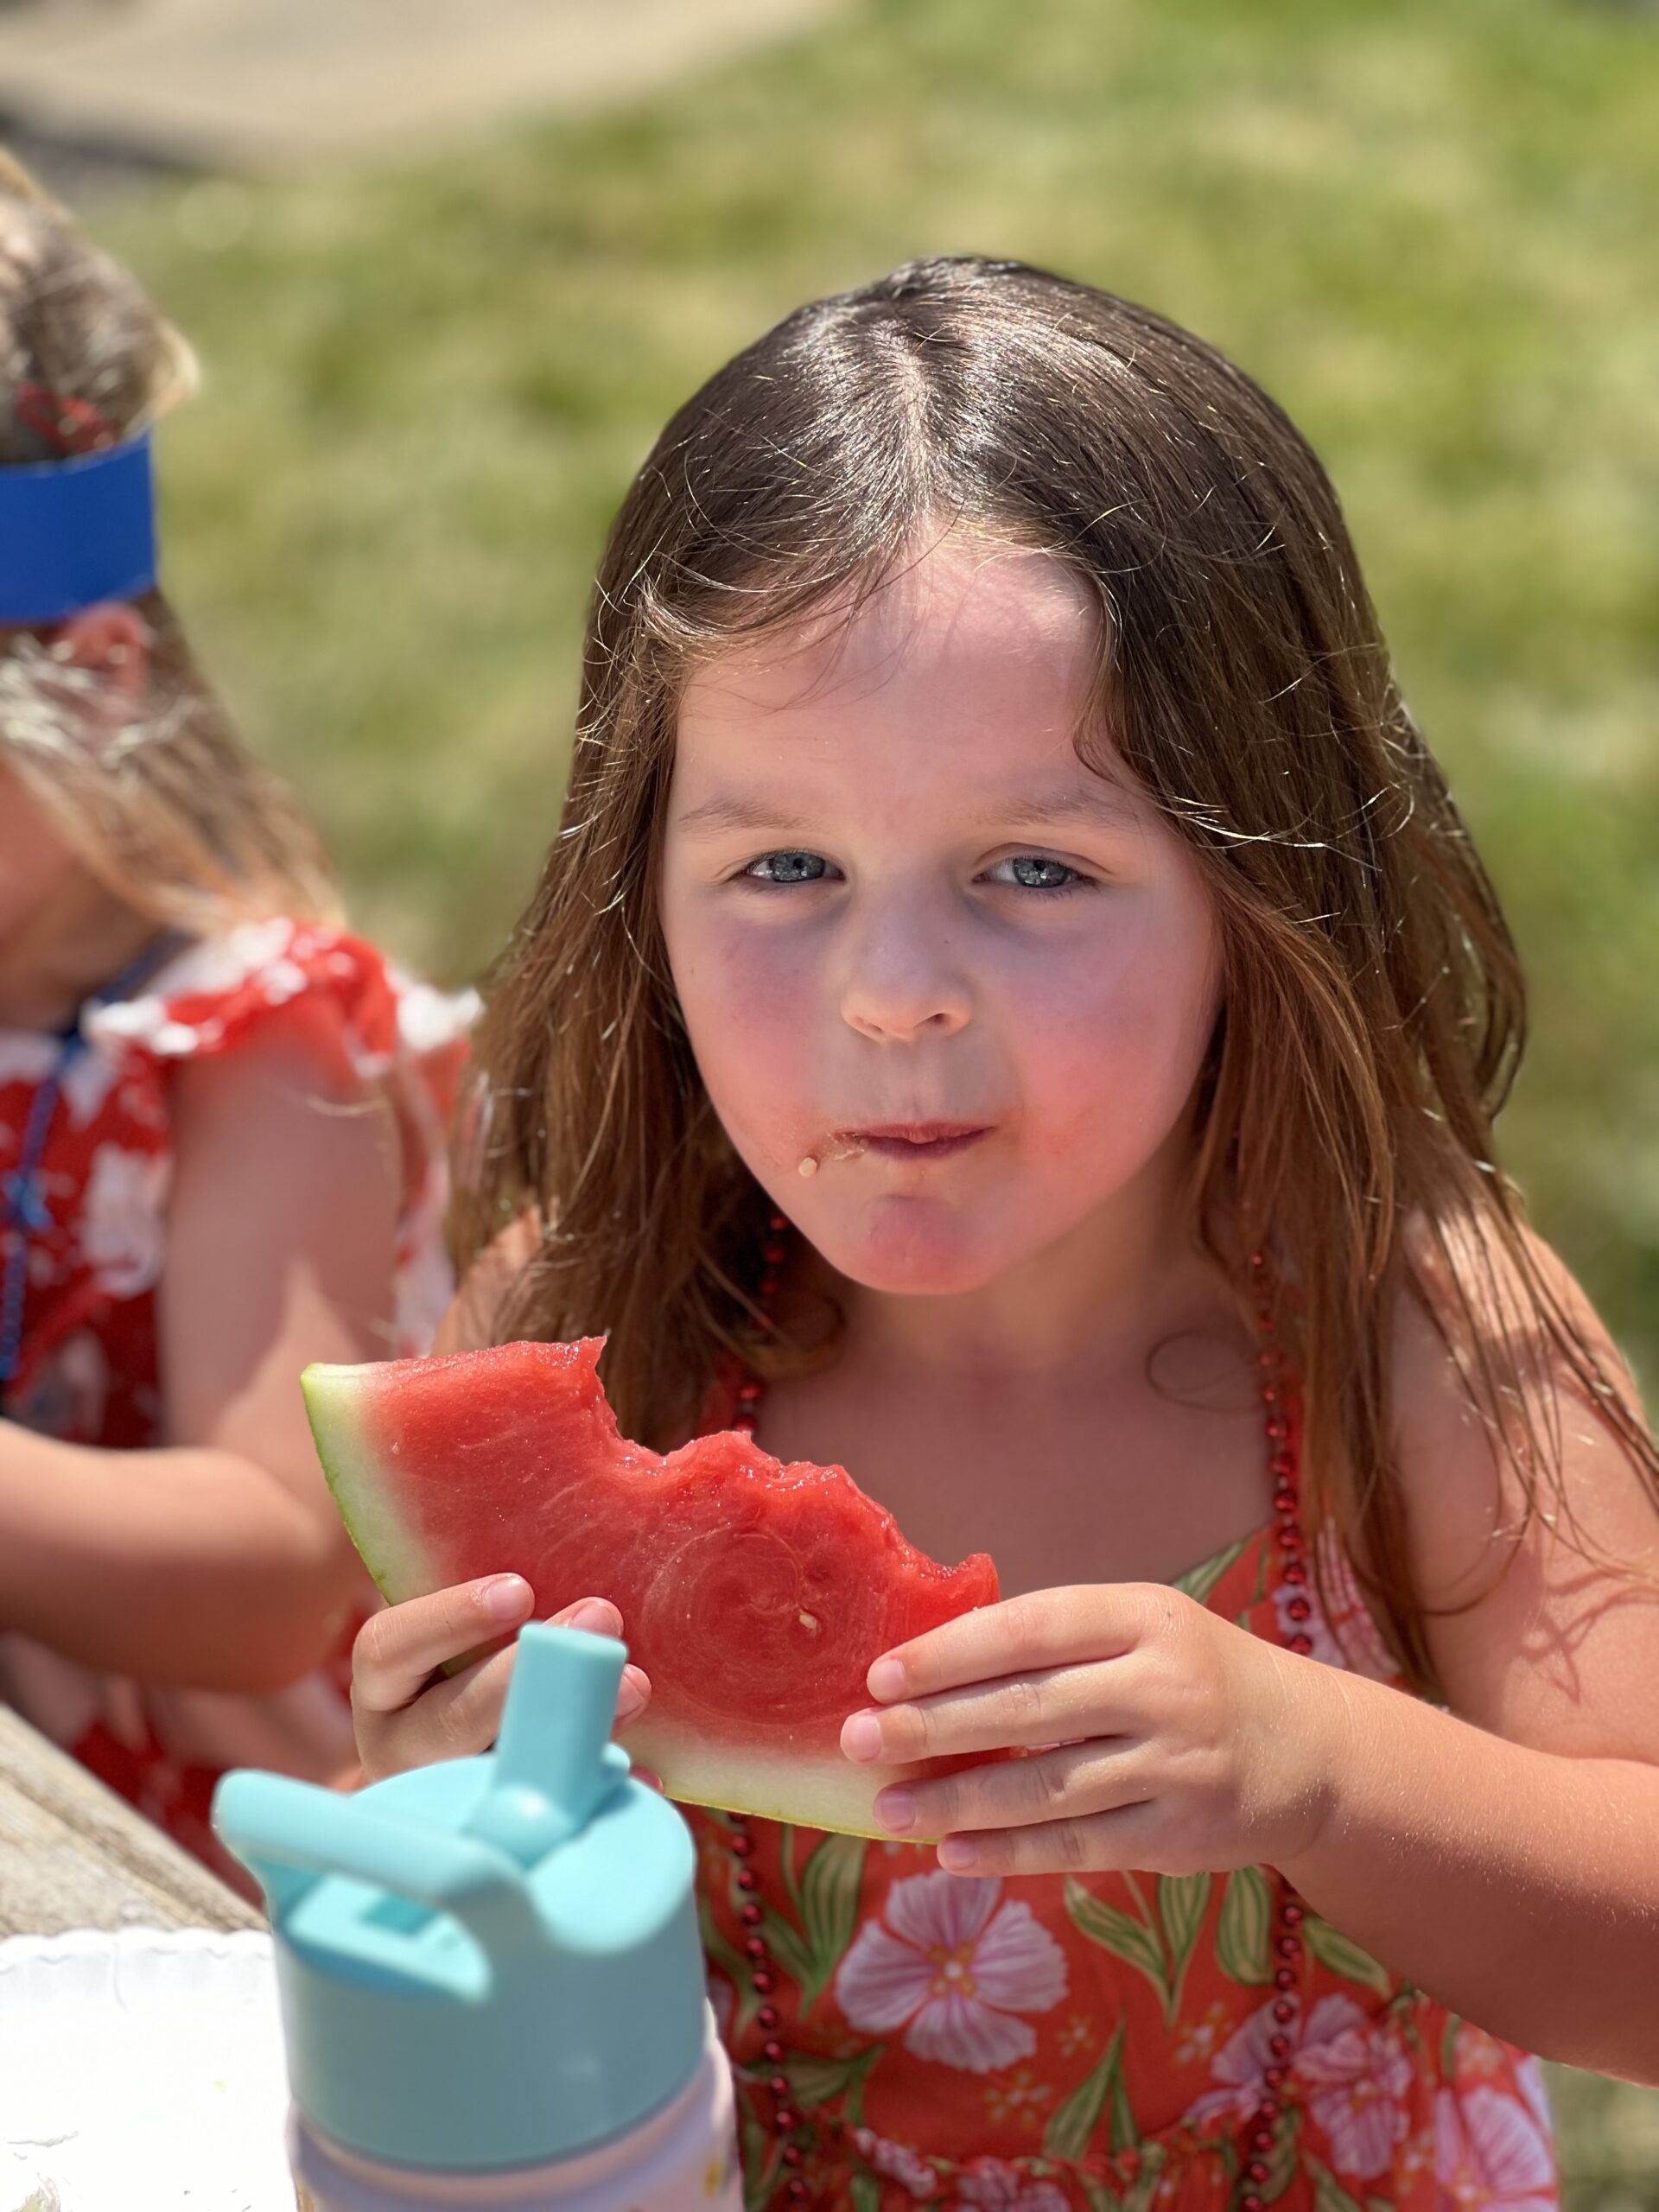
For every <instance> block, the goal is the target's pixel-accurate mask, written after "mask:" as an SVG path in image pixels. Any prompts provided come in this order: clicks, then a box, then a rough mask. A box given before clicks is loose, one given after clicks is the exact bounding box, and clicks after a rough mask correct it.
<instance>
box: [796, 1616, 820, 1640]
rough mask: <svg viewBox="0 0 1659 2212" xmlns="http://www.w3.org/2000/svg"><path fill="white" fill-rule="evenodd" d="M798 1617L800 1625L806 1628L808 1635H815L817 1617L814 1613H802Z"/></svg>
mask: <svg viewBox="0 0 1659 2212" xmlns="http://www.w3.org/2000/svg"><path fill="white" fill-rule="evenodd" d="M798 1618H799V1620H800V1624H801V1626H802V1627H803V1628H804V1630H806V1632H807V1634H808V1635H809V1636H816V1635H817V1632H818V1617H817V1614H816V1613H802V1614H800V1615H799V1616H798Z"/></svg>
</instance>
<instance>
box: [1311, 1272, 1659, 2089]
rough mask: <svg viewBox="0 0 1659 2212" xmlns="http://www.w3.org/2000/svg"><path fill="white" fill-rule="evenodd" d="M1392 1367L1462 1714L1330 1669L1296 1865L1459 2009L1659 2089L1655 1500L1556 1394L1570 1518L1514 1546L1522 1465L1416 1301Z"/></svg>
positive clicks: (1338, 1912) (1432, 1596)
mask: <svg viewBox="0 0 1659 2212" xmlns="http://www.w3.org/2000/svg"><path fill="white" fill-rule="evenodd" d="M1567 1289H1568V1294H1569V1295H1572V1296H1573V1297H1574V1299H1575V1300H1576V1297H1577V1294H1576V1293H1575V1292H1573V1291H1572V1288H1571V1287H1570V1286H1568V1287H1567ZM1580 1318H1581V1319H1584V1320H1585V1321H1586V1323H1587V1325H1590V1326H1591V1327H1592V1328H1593V1327H1594V1321H1593V1317H1592V1316H1590V1315H1589V1314H1588V1313H1587V1310H1586V1309H1585V1308H1583V1306H1581V1305H1580ZM1600 1349H1601V1350H1602V1351H1603V1354H1604V1357H1606V1358H1607V1359H1609V1360H1610V1361H1616V1358H1617V1355H1616V1354H1614V1353H1613V1352H1612V1351H1611V1346H1610V1345H1607V1344H1605V1340H1603V1342H1602V1344H1601V1346H1600ZM1396 1376H1397V1382H1396V1399H1397V1402H1398V1403H1399V1405H1400V1407H1401V1433H1402V1445H1403V1447H1404V1448H1403V1453H1402V1471H1403V1473H1404V1476H1405V1479H1406V1483H1407V1490H1408V1507H1409V1513H1410V1520H1411V1528H1412V1539H1413V1546H1414V1554H1415V1565H1416V1569H1417V1573H1418V1575H1419V1578H1420V1583H1421V1587H1422V1588H1423V1589H1424V1591H1425V1592H1426V1594H1427V1599H1428V1602H1429V1603H1430V1604H1431V1605H1434V1606H1438V1607H1440V1608H1457V1609H1458V1610H1455V1611H1452V1610H1445V1611H1440V1612H1439V1613H1438V1614H1437V1615H1436V1616H1435V1617H1433V1618H1431V1619H1430V1622H1429V1624H1428V1625H1429V1634H1430V1641H1431V1645H1432V1648H1433V1656H1434V1660H1435V1663H1436V1666H1437V1668H1438V1670H1439V1672H1440V1678H1441V1682H1442V1685H1443V1687H1444V1689H1445V1693H1446V1700H1447V1702H1448V1704H1449V1706H1450V1707H1451V1708H1452V1714H1455V1715H1456V1718H1452V1717H1451V1715H1448V1714H1443V1713H1436V1712H1434V1711H1433V1710H1431V1709H1428V1708H1427V1707H1423V1706H1421V1705H1420V1704H1417V1703H1415V1702H1414V1701H1413V1700H1408V1699H1406V1698H1402V1697H1400V1696H1398V1695H1397V1694H1395V1693H1394V1692H1392V1691H1390V1690H1388V1689H1384V1688H1379V1687H1378V1686H1377V1685H1376V1684H1374V1683H1371V1682H1368V1681H1363V1680H1360V1679H1357V1678H1356V1677H1355V1676H1353V1675H1343V1674H1338V1673H1335V1672H1331V1671H1329V1670H1326V1671H1325V1673H1324V1675H1322V1679H1321V1680H1320V1681H1319V1685H1318V1687H1319V1689H1320V1690H1322V1691H1323V1692H1324V1693H1325V1696H1324V1698H1323V1699H1322V1700H1321V1702H1322V1703H1323V1705H1324V1706H1325V1716H1324V1719H1323V1720H1322V1723H1321V1725H1322V1726H1324V1727H1325V1730H1326V1731H1327V1734H1328V1738H1329V1740H1330V1743H1331V1745H1332V1751H1331V1773H1332V1789H1331V1794H1330V1798H1329V1805H1328V1810H1327V1811H1326V1813H1325V1818H1324V1820H1323V1822H1322V1823H1321V1825H1320V1827H1319V1832H1318V1835H1317V1838H1316V1840H1314V1841H1313V1844H1312V1845H1311V1846H1310V1847H1308V1848H1307V1849H1306V1850H1304V1851H1303V1852H1302V1853H1300V1855H1299V1856H1298V1857H1297V1858H1296V1859H1294V1860H1293V1861H1291V1862H1289V1863H1287V1865H1286V1866H1285V1870H1284V1871H1285V1872H1287V1874H1288V1875H1289V1876H1290V1877H1291V1878H1292V1879H1293V1880H1294V1881H1295V1882H1296V1883H1297V1885H1298V1886H1299V1887H1300V1889H1301V1890H1302V1891H1303V1892H1304V1893H1305V1895H1306V1897H1307V1898H1308V1900H1309V1902H1310V1903H1311V1904H1313V1906H1314V1908H1315V1909H1316V1910H1318V1911H1319V1912H1320V1913H1321V1914H1323V1915H1324V1916H1325V1917H1327V1918H1328V1919H1330V1920H1332V1921H1333V1922H1335V1923H1337V1924H1338V1926H1340V1927H1341V1928H1342V1929H1344V1930H1345V1931H1346V1932H1347V1933H1348V1934H1349V1935H1351V1936H1352V1937H1353V1938H1354V1939H1355V1941H1356V1942H1359V1943H1362V1944H1363V1945H1364V1946H1365V1948H1367V1949H1368V1950H1370V1951H1372V1952H1374V1953H1375V1954H1376V1956H1377V1957H1378V1958H1380V1959H1382V1960H1383V1961H1386V1963H1387V1964H1388V1965H1389V1967H1392V1968H1393V1969H1394V1970H1395V1972H1396V1973H1398V1974H1404V1975H1406V1976H1407V1977H1408V1979H1410V1980H1413V1981H1415V1982H1418V1983H1420V1984H1421V1986H1423V1987H1424V1988H1426V1989H1427V1990H1429V1991H1430V1992H1432V1993H1433V1994H1434V1995H1435V1996H1437V1997H1440V1999H1443V2000H1444V2001H1445V2002H1446V2004H1448V2005H1451V2006H1452V2009H1453V2010H1454V2011H1456V2012H1463V2013H1465V2014H1467V2015H1468V2017H1469V2018H1471V2019H1474V2020H1476V2021H1478V2022H1479V2024H1481V2025H1482V2026H1484V2027H1486V2028H1490V2029H1491V2030H1493V2031H1496V2032H1497V2033H1499V2034H1501V2035H1503V2036H1506V2037H1510V2039H1511V2040H1512V2041H1514V2042H1516V2043H1519V2044H1523V2045H1525V2046H1526V2047H1528V2048H1529V2049H1531V2050H1539V2051H1541V2052H1542V2053H1544V2055H1546V2056H1551V2057H1558V2058H1561V2059H1564V2060H1567V2061H1568V2062H1570V2063H1573V2064H1576V2065H1580V2066H1586V2067H1592V2068H1595V2069H1599V2070H1600V2071H1603V2072H1606V2073H1614V2074H1627V2075H1630V2076H1631V2077H1632V2078H1634V2079H1638V2080H1643V2081H1646V2082H1654V2083H1659V2001H1656V1997H1655V1992H1656V1990H1659V1516H1656V1514H1655V1510H1654V1507H1653V1504H1652V1503H1651V1501H1650V1499H1649V1497H1647V1495H1646V1494H1645V1492H1644V1491H1643V1488H1642V1486H1641V1484H1639V1482H1638V1479H1637V1476H1636V1475H1635V1473H1634V1472H1633V1471H1632V1470H1631V1468H1630V1465H1629V1463H1628V1461H1627V1460H1626V1459H1625V1458H1624V1454H1623V1453H1622V1452H1621V1451H1620V1449H1619V1447H1618V1445H1617V1444H1616V1443H1615V1441H1614V1440H1613V1439H1612V1438H1611V1436H1610V1435H1609V1433H1608V1432H1607V1431H1606V1429H1605V1427H1603V1426H1602V1425H1601V1423H1600V1422H1599V1421H1597V1420H1596V1419H1595V1418H1594V1417H1593V1416H1592V1414H1590V1413H1589V1412H1588V1410H1587V1409H1586V1408H1584V1407H1583V1406H1582V1405H1579V1404H1575V1403H1573V1402H1571V1401H1570V1400H1567V1399H1565V1398H1564V1399H1562V1400H1561V1401H1560V1420H1561V1431H1562V1433H1561V1445H1562V1452H1563V1459H1564V1463H1565V1464H1564V1474H1565V1478H1566V1492H1567V1501H1568V1505H1569V1508H1570V1512H1571V1515H1572V1516H1573V1520H1574V1521H1575V1522H1576V1523H1577V1527H1576V1529H1573V1528H1571V1527H1569V1526H1566V1525H1561V1526H1558V1527H1557V1528H1556V1529H1550V1528H1549V1527H1548V1526H1546V1525H1545V1524H1544V1523H1542V1522H1534V1524H1533V1526H1532V1528H1531V1529H1530V1530H1529V1533H1528V1535H1527V1536H1526V1537H1525V1539H1524V1540H1523V1541H1521V1542H1520V1543H1518V1544H1517V1543H1516V1541H1515V1540H1514V1538H1513V1535H1506V1533H1505V1531H1506V1530H1510V1531H1512V1530H1513V1529H1515V1528H1516V1527H1517V1526H1518V1525H1519V1523H1520V1521H1521V1518H1522V1514H1521V1510H1520V1509H1521V1503H1522V1501H1521V1499H1520V1497H1519V1493H1518V1491H1517V1488H1516V1484H1515V1482H1514V1480H1513V1478H1512V1477H1510V1476H1507V1475H1501V1474H1500V1471H1499V1469H1498V1467H1497V1463H1496V1460H1495V1457H1494V1454H1493V1452H1492V1450H1491V1446H1490V1443H1489V1441H1488V1439H1487V1437H1486V1435H1485V1433H1484V1430H1483V1429H1482V1428H1481V1427H1480V1425H1479V1423H1478V1421H1477V1420H1476V1419H1475V1417H1474V1415H1473V1414H1472V1413H1471V1410H1470V1408H1469V1406H1468V1402H1467V1399H1466V1396H1465V1394H1464V1392H1463V1391H1462V1390H1461V1389H1460V1388H1459V1386H1458V1384H1457V1382H1456V1379H1455V1377H1454V1376H1453V1375H1452V1372H1451V1370H1450V1368H1449V1363H1448V1362H1447V1360H1446V1354H1445V1352H1444V1351H1443V1349H1442V1348H1441V1345H1440V1340H1439V1338H1438V1337H1437V1336H1436V1335H1435V1334H1434V1332H1433V1330H1432V1329H1431V1328H1430V1326H1429V1325H1428V1324H1427V1321H1426V1320H1425V1319H1423V1318H1422V1317H1421V1315H1419V1314H1417V1313H1415V1311H1414V1310H1412V1311H1411V1312H1409V1313H1407V1314H1406V1315H1405V1316H1403V1317H1402V1330H1401V1343H1400V1348H1399V1355H1398V1360H1397V1365H1396ZM1563 1521H1565V1516H1563ZM1597 1551H1600V1552H1601V1553H1603V1554H1609V1555H1611V1558H1612V1559H1613V1560H1618V1561H1622V1562H1624V1563H1625V1564H1627V1565H1629V1566H1630V1567H1634V1568H1635V1569H1637V1571H1638V1573H1640V1574H1642V1575H1644V1576H1645V1577H1646V1578H1647V1580H1646V1581H1645V1583H1644V1582H1643V1581H1640V1580H1637V1581H1631V1580H1624V1579H1621V1578H1620V1577H1619V1576H1618V1574H1616V1573H1613V1572H1611V1571H1610V1569H1609V1568H1608V1567H1606V1566H1605V1564H1599V1563H1598V1560H1597V1559H1596V1557H1595V1554H1596V1552H1597ZM1586 1553H1587V1554H1589V1555H1588V1556H1586Z"/></svg>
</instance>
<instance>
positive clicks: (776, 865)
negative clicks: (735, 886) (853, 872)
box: [743, 853, 829, 883]
mask: <svg viewBox="0 0 1659 2212" xmlns="http://www.w3.org/2000/svg"><path fill="white" fill-rule="evenodd" d="M743 873H744V874H745V875H747V876H748V877H749V878H750V879H751V880H753V881H754V882H757V883H817V882H819V881H820V880H822V879H823V877H824V876H826V875H828V874H829V861H826V860H825V859H824V857H823V854H822V853H762V854H761V855H760V859H759V860H758V861H750V862H749V864H748V866H747V868H745V869H744V871H743Z"/></svg>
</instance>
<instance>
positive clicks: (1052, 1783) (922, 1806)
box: [875, 1737, 1148, 1836]
mask: <svg viewBox="0 0 1659 2212" xmlns="http://www.w3.org/2000/svg"><path fill="white" fill-rule="evenodd" d="M1145 1750H1146V1746H1145V1744H1144V1742H1142V1741H1141V1739H1139V1738H1133V1737H1111V1738H1107V1739H1106V1740H1104V1741H1103V1742H1094V1743H1086V1744H1064V1745H1060V1746H1059V1748H1058V1750H1055V1751H1039V1752H1038V1753H1037V1754H1036V1755H1035V1756H1034V1757H1033V1758H1024V1759H1006V1760H1002V1761H1000V1762H999V1763H998V1764H996V1765H995V1766H970V1767H964V1768H963V1770H961V1772H960V1773H957V1774H946V1775H939V1776H938V1777H930V1778H928V1779H926V1780H918V1781H911V1782H903V1783H898V1784H896V1785H895V1786H894V1787H893V1789H883V1790H880V1791H879V1792H878V1793H877V1796H876V1800H875V1817H876V1819H877V1820H878V1821H880V1823H881V1825H882V1827H884V1828H886V1829H887V1830H888V1832H889V1833H890V1834H893V1835H901V1836H912V1835H914V1836H936V1835H951V1834H956V1833H957V1831H959V1830H967V1829H976V1828H1005V1827H1033V1826H1037V1825H1039V1824H1043V1823H1052V1822H1054V1821H1067V1820H1076V1819H1079V1818H1082V1817H1084V1816H1085V1815H1090V1814H1093V1813H1103V1812H1112V1811H1116V1809H1117V1808H1118V1807H1120V1806H1122V1805H1127V1804H1135V1803H1139V1802H1141V1801H1142V1800H1143V1799H1144V1798H1145V1797H1146V1796H1147V1795H1148V1789H1147V1779H1146V1774H1145V1758H1144V1753H1145Z"/></svg>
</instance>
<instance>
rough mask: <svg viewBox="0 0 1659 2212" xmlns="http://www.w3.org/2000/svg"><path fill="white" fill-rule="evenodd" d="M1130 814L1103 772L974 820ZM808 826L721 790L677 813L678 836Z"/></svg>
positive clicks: (987, 823) (1031, 824) (1035, 822)
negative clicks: (1076, 787) (1086, 784)
mask: <svg viewBox="0 0 1659 2212" xmlns="http://www.w3.org/2000/svg"><path fill="white" fill-rule="evenodd" d="M1135 818H1136V810H1135V801H1134V798H1133V797H1132V796H1131V794H1130V793H1129V792H1128V791H1124V790H1123V789H1122V786H1121V785H1116V784H1113V783H1110V782H1109V781H1108V780H1107V779H1106V778H1104V777H1101V778H1099V779H1097V780H1096V785H1094V786H1092V787H1090V789H1088V790H1085V791H1053V792H1048V793H1045V794H1042V795H1038V796H1032V797H1028V798H1011V799H1008V800H1007V801H1005V802H1002V803H1001V804H998V805H995V806H992V807H987V808H984V809H982V810H981V812H980V814H979V815H978V816H977V817H976V821H977V823H979V824H980V825H981V826H982V827H987V828H997V829H1040V828H1041V827H1042V826H1043V825H1044V824H1045V823H1051V822H1097V823H1107V824H1124V823H1133V822H1134V821H1135ZM814 826H815V825H814V824H813V823H811V822H810V821H809V820H808V819H807V818H806V817H804V815H799V814H791V813H790V812H789V811H788V810H786V809H784V808H779V807H774V806H769V805H767V804H766V803H765V801H763V800H756V799H748V798H739V797H737V796H735V795H726V794H717V795H716V796H715V798H708V799H704V801H703V802H702V805H701V806H694V807H692V808H691V809H690V811H689V812H688V813H685V814H683V815H681V816H680V817H679V823H678V828H679V830H680V834H681V835H682V836H686V835H690V836H699V835H702V836H714V835H716V834H718V833H719V832H721V831H723V830H729V829H753V830H775V831H777V832H779V834H780V835H782V836H804V835H807V834H809V833H810V831H811V830H812V829H813V828H814Z"/></svg>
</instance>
